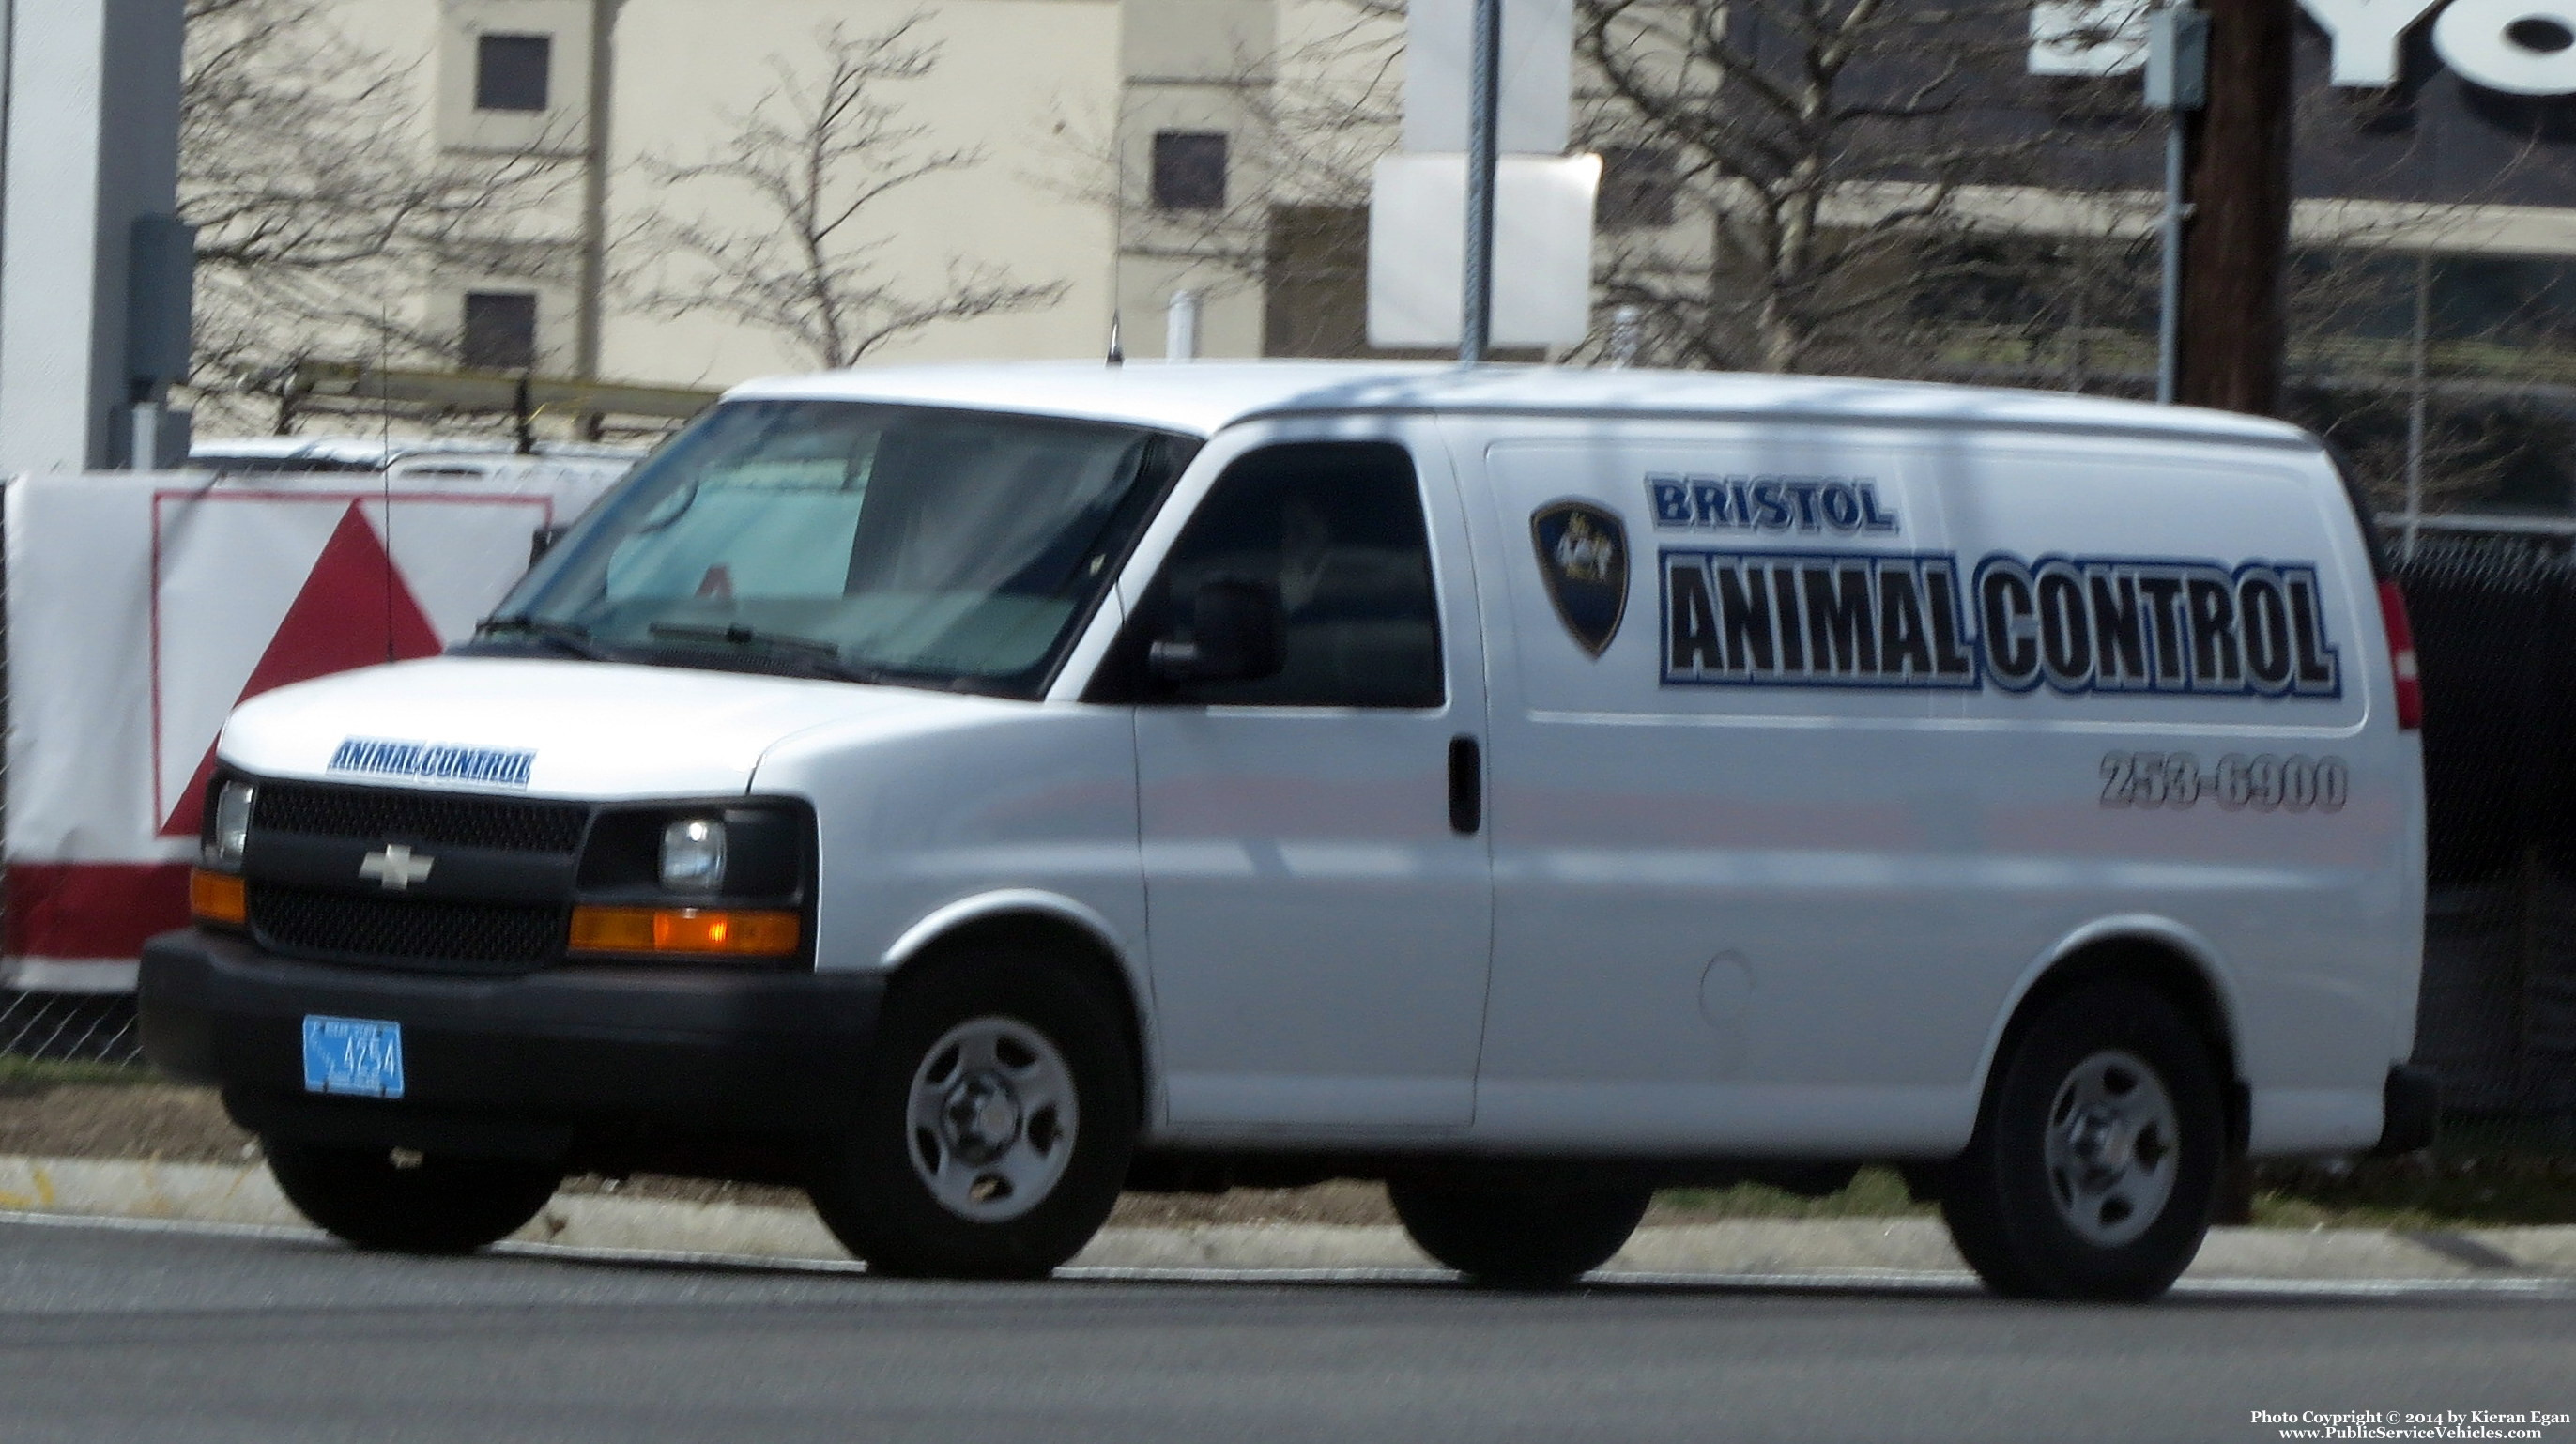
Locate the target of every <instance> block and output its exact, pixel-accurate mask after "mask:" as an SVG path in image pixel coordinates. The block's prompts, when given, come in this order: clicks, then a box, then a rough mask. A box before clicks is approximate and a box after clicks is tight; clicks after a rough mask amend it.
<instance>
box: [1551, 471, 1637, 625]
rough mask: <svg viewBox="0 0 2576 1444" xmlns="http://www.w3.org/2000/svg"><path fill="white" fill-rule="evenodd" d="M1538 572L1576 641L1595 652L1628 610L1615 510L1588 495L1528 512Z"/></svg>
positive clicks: (1624, 553)
mask: <svg viewBox="0 0 2576 1444" xmlns="http://www.w3.org/2000/svg"><path fill="white" fill-rule="evenodd" d="M1530 542H1531V544H1532V545H1534V546H1536V547H1537V548H1538V574H1539V575H1540V576H1541V577H1543V578H1545V579H1546V581H1547V599H1548V600H1549V601H1550V602H1552V603H1554V604H1555V606H1556V616H1557V620H1559V621H1561V622H1563V623H1565V630H1566V631H1567V632H1569V633H1571V634H1572V635H1573V637H1574V640H1575V642H1576V644H1577V645H1579V646H1581V647H1582V648H1583V650H1584V651H1586V652H1589V653H1591V654H1592V655H1593V656H1595V657H1598V656H1600V655H1601V654H1602V653H1603V652H1606V651H1608V650H1610V641H1611V639H1612V638H1614V637H1616V636H1618V635H1619V619H1620V618H1621V617H1624V616H1626V615H1627V612H1628V529H1627V527H1626V526H1624V525H1623V524H1621V522H1620V520H1619V516H1618V514H1617V513H1616V512H1612V511H1608V510H1605V509H1604V508H1601V507H1598V506H1594V505H1593V504H1592V503H1590V502H1588V501H1559V502H1551V503H1549V504H1548V505H1546V506H1543V507H1540V508H1539V509H1538V510H1536V511H1534V512H1532V513H1530Z"/></svg>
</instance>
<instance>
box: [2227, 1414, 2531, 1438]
mask: <svg viewBox="0 0 2576 1444" xmlns="http://www.w3.org/2000/svg"><path fill="white" fill-rule="evenodd" d="M2571 1417H2576V1416H2570V1415H2567V1414H2561V1413H2552V1412H2547V1411H2543V1410H2537V1409H2526V1410H2522V1411H2520V1412H2509V1411H2505V1410H2498V1409H2437V1410H2431V1411H2428V1412H2424V1413H2415V1412H2411V1411H2407V1410H2402V1409H2344V1410H2337V1411H2333V1412H2328V1411H2325V1410H2321V1409H2301V1410H2289V1409H2257V1410H2255V1411H2254V1413H2253V1417H2252V1419H2251V1420H2250V1421H2249V1422H2251V1423H2255V1424H2271V1425H2274V1426H2277V1427H2279V1428H2280V1437H2282V1438H2284V1439H2544V1438H2547V1437H2548V1435H2547V1433H2546V1432H2545V1431H2546V1430H2547V1429H2548V1428H2549V1426H2551V1425H2553V1424H2564V1423H2567V1422H2568V1420H2569V1419H2570V1418H2571Z"/></svg>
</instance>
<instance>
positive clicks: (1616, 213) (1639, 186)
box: [1599, 145, 1680, 231]
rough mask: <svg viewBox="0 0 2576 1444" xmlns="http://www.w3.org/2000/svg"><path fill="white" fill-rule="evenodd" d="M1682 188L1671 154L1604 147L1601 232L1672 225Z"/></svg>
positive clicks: (1644, 148)
mask: <svg viewBox="0 0 2576 1444" xmlns="http://www.w3.org/2000/svg"><path fill="white" fill-rule="evenodd" d="M1679 189H1680V185H1679V182H1678V181H1676V180H1675V179H1674V176H1673V153H1672V152H1671V151H1669V150H1664V149H1662V148H1660V147H1651V146H1615V145H1614V146H1603V147H1602V148H1601V203H1600V206H1599V213H1600V217H1601V229H1603V230H1605V231H1631V230H1636V229H1638V228H1640V227H1643V226H1669V225H1671V224H1672V223H1673V200H1674V197H1675V195H1676V193H1677V192H1678V191H1679Z"/></svg>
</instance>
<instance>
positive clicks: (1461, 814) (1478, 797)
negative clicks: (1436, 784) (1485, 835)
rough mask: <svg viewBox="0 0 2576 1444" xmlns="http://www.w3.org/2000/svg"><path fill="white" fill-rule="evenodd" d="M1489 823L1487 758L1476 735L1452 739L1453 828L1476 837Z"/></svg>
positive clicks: (1450, 792)
mask: <svg viewBox="0 0 2576 1444" xmlns="http://www.w3.org/2000/svg"><path fill="white" fill-rule="evenodd" d="M1484 825H1485V758H1484V751H1483V749H1482V748H1479V747H1478V746H1477V745H1476V739H1475V738H1473V737H1452V738H1450V739H1449V830H1450V831H1451V832H1454V833H1456V834H1458V835H1459V836H1460V837H1473V836H1475V835H1476V832H1477V830H1478V829H1480V828H1482V827H1483V826H1484Z"/></svg>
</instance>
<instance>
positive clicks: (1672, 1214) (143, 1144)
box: [0, 1078, 1903, 1225]
mask: <svg viewBox="0 0 2576 1444" xmlns="http://www.w3.org/2000/svg"><path fill="white" fill-rule="evenodd" d="M0 1153H15V1154H23V1155H28V1156H31V1157H38V1158H149V1159H155V1160H158V1161H160V1162H164V1163H243V1162H248V1161H252V1160H255V1159H257V1158H258V1157H259V1145H258V1144H257V1142H255V1141H254V1140H253V1139H252V1138H251V1136H250V1135H249V1134H247V1133H244V1132H243V1131H242V1130H240V1129H238V1128H236V1127H234V1126H233V1124H232V1120H231V1119H229V1118H226V1117H225V1116H224V1110H223V1105H222V1104H221V1103H220V1102H218V1101H216V1098H215V1095H214V1093H213V1092H212V1091H211V1090H209V1089H204V1088H182V1087H177V1086H174V1085H171V1084H166V1083H76V1082H75V1083H66V1082H53V1081H47V1080H36V1079H23V1078H22V1079H16V1080H0ZM1882 1182H1886V1181H1882ZM565 1187H567V1188H569V1189H571V1190H572V1191H574V1192H577V1193H616V1194H620V1195H623V1196H626V1197H640V1198H674V1199H683V1200H687V1201H689V1202H695V1203H749V1204H766V1205H770V1206H774V1207H782V1208H802V1207H804V1206H805V1195H804V1193H803V1191H802V1190H799V1189H793V1188H776V1187H766V1186H762V1185H758V1184H746V1183H719V1182H714V1181H711V1180H707V1179H699V1178H669V1177H663V1176H660V1175H654V1174H642V1175H638V1176H636V1177H633V1178H626V1179H602V1178H591V1177H581V1178H574V1179H571V1180H568V1181H567V1182H566V1184H565ZM1879 1191H1880V1192H1881V1193H1885V1192H1886V1191H1887V1189H1885V1188H1882V1189H1881V1190H1879ZM1764 1192H1767V1190H1765V1191H1764ZM1897 1197H1899V1198H1901V1195H1898V1196H1897ZM1781 1202H1786V1201H1785V1200H1782V1201H1781ZM1836 1202H1840V1203H1842V1206H1841V1207H1834V1206H1833V1205H1831V1204H1828V1205H1826V1206H1825V1211H1828V1212H1835V1213H1862V1212H1898V1211H1903V1206H1902V1204H1901V1202H1890V1201H1889V1200H1886V1199H1880V1198H1876V1197H1875V1196H1874V1195H1873V1196H1872V1197H1870V1198H1862V1199H1851V1200H1849V1201H1844V1200H1837V1201H1836ZM1779 1211H1782V1210H1780V1209H1778V1208H1777V1207H1758V1208H1748V1207H1747V1206H1746V1201H1745V1200H1742V1199H1734V1198H1730V1197H1728V1196H1726V1195H1711V1194H1707V1193H1693V1192H1683V1193H1679V1194H1666V1195H1664V1197H1663V1198H1662V1199H1661V1200H1659V1201H1658V1202H1657V1203H1656V1205H1655V1209H1654V1211H1653V1212H1652V1213H1650V1214H1648V1215H1647V1218H1646V1221H1647V1222H1648V1223H1649V1224H1654V1223H1688V1222H1695V1221H1699V1220H1704V1219H1708V1218H1714V1217H1725V1216H1731V1215H1736V1214H1741V1213H1745V1212H1764V1213H1770V1212H1779ZM1791 1211H1802V1210H1795V1209H1794V1206H1793V1208H1792V1210H1791ZM1110 1222H1111V1223H1112V1224H1113V1225H1115V1224H1132V1225H1149V1224H1162V1225H1178V1224H1192V1223H1347V1224H1389V1223H1393V1222H1395V1214H1394V1212H1393V1211H1392V1210H1391V1209H1389V1208H1388V1207H1387V1203H1386V1190H1385V1189H1383V1188H1381V1187H1380V1186H1378V1185H1377V1184H1374V1183H1327V1184H1321V1185H1318V1186H1316V1187H1313V1188H1238V1189H1235V1190H1233V1191H1232V1192H1230V1193H1224V1194H1216V1195H1207V1194H1155V1193H1132V1194H1129V1195H1128V1196H1127V1197H1126V1198H1124V1199H1122V1200H1120V1202H1119V1205H1118V1211H1117V1212H1116V1213H1115V1214H1113V1215H1111V1216H1110Z"/></svg>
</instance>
